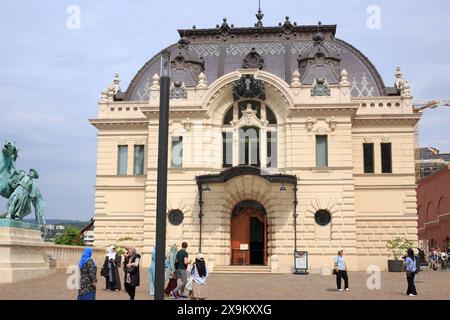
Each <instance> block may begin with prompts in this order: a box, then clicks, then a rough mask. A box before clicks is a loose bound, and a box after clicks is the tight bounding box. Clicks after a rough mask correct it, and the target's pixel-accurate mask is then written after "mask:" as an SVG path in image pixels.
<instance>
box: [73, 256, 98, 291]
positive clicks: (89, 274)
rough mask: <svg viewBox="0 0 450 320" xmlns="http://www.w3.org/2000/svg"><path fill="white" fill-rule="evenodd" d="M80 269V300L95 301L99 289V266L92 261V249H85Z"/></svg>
mask: <svg viewBox="0 0 450 320" xmlns="http://www.w3.org/2000/svg"><path fill="white" fill-rule="evenodd" d="M78 267H79V268H80V289H79V290H78V298H77V299H78V300H95V293H96V288H97V266H96V265H95V262H94V260H93V259H92V248H91V247H87V248H84V250H83V254H82V256H81V259H80V263H79V264H78Z"/></svg>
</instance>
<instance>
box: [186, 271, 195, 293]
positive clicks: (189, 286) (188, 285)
mask: <svg viewBox="0 0 450 320" xmlns="http://www.w3.org/2000/svg"><path fill="white" fill-rule="evenodd" d="M193 281H194V267H192V270H191V272H190V273H189V277H188V279H187V282H186V286H185V288H186V289H187V290H188V291H192V282H193Z"/></svg>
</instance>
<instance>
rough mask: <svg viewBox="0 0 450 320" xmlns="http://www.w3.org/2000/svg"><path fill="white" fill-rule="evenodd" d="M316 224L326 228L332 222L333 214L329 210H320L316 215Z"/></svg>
mask: <svg viewBox="0 0 450 320" xmlns="http://www.w3.org/2000/svg"><path fill="white" fill-rule="evenodd" d="M314 219H315V220H316V223H317V224H318V225H321V226H326V225H327V224H329V223H330V221H331V214H330V212H329V211H328V210H324V209H320V210H318V211H317V212H316V214H315V215H314Z"/></svg>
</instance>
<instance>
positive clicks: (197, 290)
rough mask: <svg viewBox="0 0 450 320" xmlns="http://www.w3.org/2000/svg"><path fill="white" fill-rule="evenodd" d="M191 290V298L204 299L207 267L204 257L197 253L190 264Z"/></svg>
mask: <svg viewBox="0 0 450 320" xmlns="http://www.w3.org/2000/svg"><path fill="white" fill-rule="evenodd" d="M191 274H192V291H191V294H190V295H191V300H205V299H206V290H205V288H206V279H207V278H208V269H207V268H206V263H205V258H204V257H203V254H201V253H199V254H198V255H197V257H196V258H195V262H194V264H193V266H192V271H191Z"/></svg>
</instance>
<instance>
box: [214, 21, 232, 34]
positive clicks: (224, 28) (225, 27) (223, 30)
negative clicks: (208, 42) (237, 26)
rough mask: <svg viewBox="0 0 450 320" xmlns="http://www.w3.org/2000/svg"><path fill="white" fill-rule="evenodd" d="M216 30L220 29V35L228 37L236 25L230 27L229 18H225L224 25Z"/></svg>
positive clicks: (217, 26)
mask: <svg viewBox="0 0 450 320" xmlns="http://www.w3.org/2000/svg"><path fill="white" fill-rule="evenodd" d="M216 28H217V29H219V33H220V34H221V35H222V37H228V36H229V35H230V34H231V29H232V28H234V25H233V24H232V25H231V26H230V25H228V22H227V18H223V22H222V25H221V26H219V25H216Z"/></svg>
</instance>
